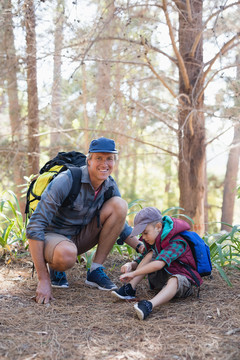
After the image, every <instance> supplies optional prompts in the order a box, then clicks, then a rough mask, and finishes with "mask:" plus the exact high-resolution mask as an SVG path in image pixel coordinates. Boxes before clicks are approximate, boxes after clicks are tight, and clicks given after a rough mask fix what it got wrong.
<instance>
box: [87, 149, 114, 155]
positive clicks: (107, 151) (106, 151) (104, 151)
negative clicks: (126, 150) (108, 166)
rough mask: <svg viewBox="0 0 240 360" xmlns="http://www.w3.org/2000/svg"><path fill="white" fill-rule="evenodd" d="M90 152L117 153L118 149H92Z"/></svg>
mask: <svg viewBox="0 0 240 360" xmlns="http://www.w3.org/2000/svg"><path fill="white" fill-rule="evenodd" d="M89 152H90V153H109V154H117V153H118V151H117V150H113V151H110V150H92V151H89Z"/></svg>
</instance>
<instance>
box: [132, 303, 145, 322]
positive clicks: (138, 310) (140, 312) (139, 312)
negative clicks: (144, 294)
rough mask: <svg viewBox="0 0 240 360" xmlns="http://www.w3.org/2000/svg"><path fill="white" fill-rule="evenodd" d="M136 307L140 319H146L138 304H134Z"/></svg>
mask: <svg viewBox="0 0 240 360" xmlns="http://www.w3.org/2000/svg"><path fill="white" fill-rule="evenodd" d="M134 309H135V311H136V314H137V316H138V318H139V320H144V313H143V311H142V310H141V309H139V307H138V304H135V305H134Z"/></svg>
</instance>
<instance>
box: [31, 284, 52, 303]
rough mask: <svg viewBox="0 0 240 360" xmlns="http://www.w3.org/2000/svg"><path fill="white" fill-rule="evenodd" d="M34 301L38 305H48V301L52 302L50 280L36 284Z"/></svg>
mask: <svg viewBox="0 0 240 360" xmlns="http://www.w3.org/2000/svg"><path fill="white" fill-rule="evenodd" d="M35 300H36V302H37V303H38V304H48V303H49V301H50V300H54V297H53V296H52V287H51V283H50V279H49V280H48V279H46V280H40V281H39V282H38V286H37V290H36V298H35Z"/></svg>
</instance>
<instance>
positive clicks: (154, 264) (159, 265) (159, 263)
mask: <svg viewBox="0 0 240 360" xmlns="http://www.w3.org/2000/svg"><path fill="white" fill-rule="evenodd" d="M165 265H166V263H165V261H163V260H154V261H151V262H150V263H148V264H146V265H143V266H139V267H138V268H137V269H136V270H135V271H132V272H129V273H125V274H122V275H121V276H120V280H121V281H123V282H128V281H130V280H132V279H133V278H135V277H136V276H138V275H146V274H150V273H152V272H155V271H158V270H161V269H163V268H164V266H165Z"/></svg>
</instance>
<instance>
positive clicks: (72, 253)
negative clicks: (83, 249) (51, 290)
mask: <svg viewBox="0 0 240 360" xmlns="http://www.w3.org/2000/svg"><path fill="white" fill-rule="evenodd" d="M76 259H77V247H76V245H75V244H73V243H71V242H68V241H62V242H60V243H59V244H58V245H57V246H56V247H55V249H54V252H53V259H52V264H50V265H51V267H53V268H54V269H56V270H59V271H64V270H67V269H70V268H71V267H73V266H74V264H75V262H76Z"/></svg>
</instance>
